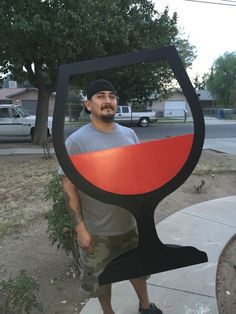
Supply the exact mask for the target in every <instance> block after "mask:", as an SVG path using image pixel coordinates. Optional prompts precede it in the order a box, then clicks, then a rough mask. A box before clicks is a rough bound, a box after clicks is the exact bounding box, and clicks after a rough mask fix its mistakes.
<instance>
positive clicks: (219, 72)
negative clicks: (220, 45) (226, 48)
mask: <svg viewBox="0 0 236 314" xmlns="http://www.w3.org/2000/svg"><path fill="white" fill-rule="evenodd" d="M207 88H208V90H209V91H210V92H211V94H212V95H213V96H214V97H215V99H216V102H217V104H218V105H220V106H222V107H226V108H227V107H231V106H236V101H235V95H236V52H226V53H225V54H223V56H220V57H219V58H218V59H217V60H216V61H215V62H214V64H213V66H212V69H211V73H210V75H209V77H208V80H207Z"/></svg>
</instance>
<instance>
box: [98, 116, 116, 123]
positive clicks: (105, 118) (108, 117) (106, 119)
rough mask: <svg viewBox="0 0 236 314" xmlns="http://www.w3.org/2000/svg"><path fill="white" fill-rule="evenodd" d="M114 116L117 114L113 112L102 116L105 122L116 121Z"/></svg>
mask: <svg viewBox="0 0 236 314" xmlns="http://www.w3.org/2000/svg"><path fill="white" fill-rule="evenodd" d="M114 117H115V116H114V115H113V114H109V115H106V116H101V119H102V121H103V122H105V123H112V122H114Z"/></svg>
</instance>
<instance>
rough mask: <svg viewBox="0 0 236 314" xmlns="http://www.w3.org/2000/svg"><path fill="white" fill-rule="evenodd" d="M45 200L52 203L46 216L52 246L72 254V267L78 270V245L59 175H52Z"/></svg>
mask: <svg viewBox="0 0 236 314" xmlns="http://www.w3.org/2000/svg"><path fill="white" fill-rule="evenodd" d="M46 197H47V198H51V199H52V201H53V205H52V210H51V211H50V212H49V214H48V230H47V232H48V234H49V239H50V240H51V243H52V244H55V243H57V248H61V249H63V250H64V251H65V253H66V254H67V255H69V254H72V256H73V259H74V265H75V268H76V270H78V244H77V238H76V232H75V228H74V227H75V226H74V224H73V222H72V219H71V217H70V215H69V213H68V211H67V208H66V204H65V198H64V192H63V187H62V183H61V178H60V175H58V174H57V173H55V174H53V176H52V179H51V180H50V182H49V184H48V186H47V196H46Z"/></svg>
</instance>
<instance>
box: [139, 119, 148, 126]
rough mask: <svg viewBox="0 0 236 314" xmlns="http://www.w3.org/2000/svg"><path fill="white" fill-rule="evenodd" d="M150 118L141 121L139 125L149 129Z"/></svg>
mask: <svg viewBox="0 0 236 314" xmlns="http://www.w3.org/2000/svg"><path fill="white" fill-rule="evenodd" d="M149 122H150V121H149V118H141V119H140V121H139V125H140V126H141V127H147V126H149Z"/></svg>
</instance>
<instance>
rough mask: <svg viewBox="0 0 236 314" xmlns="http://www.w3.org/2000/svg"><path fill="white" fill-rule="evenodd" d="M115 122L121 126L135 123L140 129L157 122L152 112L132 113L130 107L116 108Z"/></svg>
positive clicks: (155, 115)
mask: <svg viewBox="0 0 236 314" xmlns="http://www.w3.org/2000/svg"><path fill="white" fill-rule="evenodd" d="M115 121H116V122H118V123H121V124H126V123H127V124H131V123H135V124H137V125H138V126H141V127H147V126H149V123H152V122H155V121H157V114H156V113H155V112H153V111H143V112H134V111H132V108H131V107H130V106H118V107H117V112H116V115H115Z"/></svg>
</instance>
